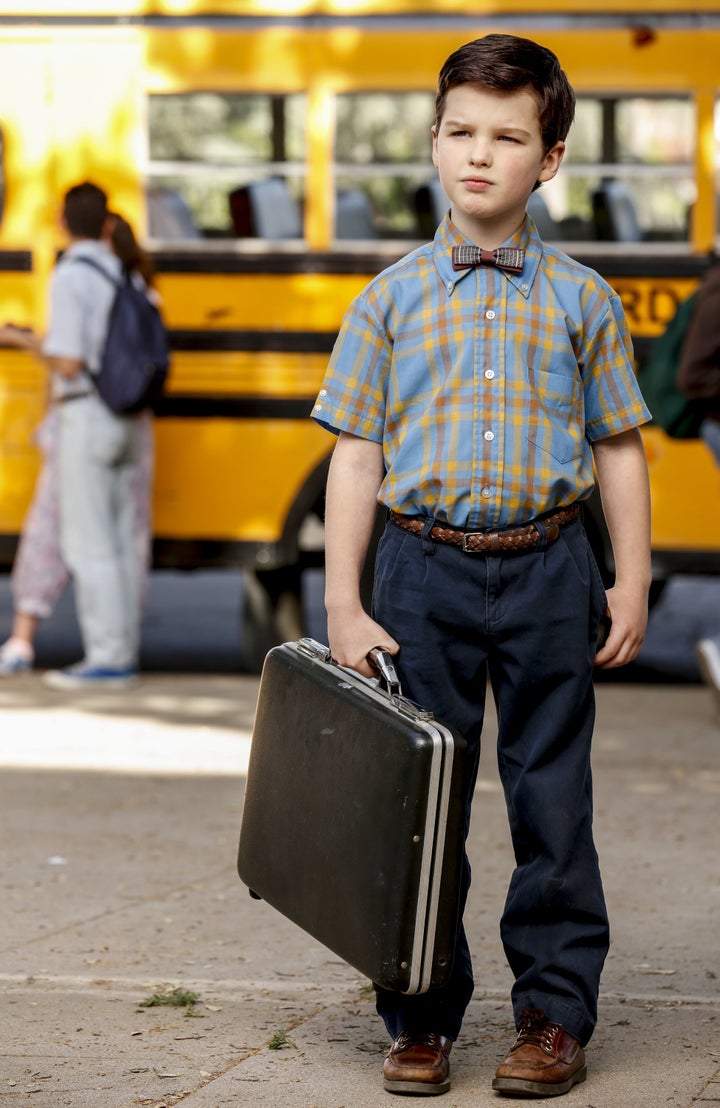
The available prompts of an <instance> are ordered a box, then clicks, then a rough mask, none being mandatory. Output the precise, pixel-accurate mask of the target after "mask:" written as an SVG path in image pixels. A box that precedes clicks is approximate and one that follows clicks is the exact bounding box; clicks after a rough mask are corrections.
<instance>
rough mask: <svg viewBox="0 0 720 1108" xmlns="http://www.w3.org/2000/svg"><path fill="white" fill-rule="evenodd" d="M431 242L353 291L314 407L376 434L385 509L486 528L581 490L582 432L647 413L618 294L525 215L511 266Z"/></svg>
mask: <svg viewBox="0 0 720 1108" xmlns="http://www.w3.org/2000/svg"><path fill="white" fill-rule="evenodd" d="M466 241H467V240H466V239H465V238H464V237H463V236H462V235H461V234H460V233H459V232H458V231H457V230H456V228H455V226H454V225H453V223H452V222H451V220H450V218H449V217H446V218H445V220H444V221H443V223H442V224H441V225H440V227H439V228H438V230H437V233H436V235H435V239H434V241H433V242H432V243H429V244H428V245H426V246H422V247H420V248H419V249H418V250H415V251H413V252H412V253H411V254H408V255H407V257H405V258H403V259H402V260H401V261H399V262H397V263H396V264H395V265H393V266H391V267H390V268H389V269H386V270H385V271H384V272H383V273H381V274H380V275H379V276H378V277H376V278H375V279H374V280H373V281H371V282H370V284H369V285H368V286H367V287H366V288H365V289H364V291H363V292H362V293H361V294H360V295H359V296H358V297H357V298H356V299H355V300H354V301H353V303H352V304H351V305H350V308H349V310H348V312H347V313H346V316H345V319H344V320H343V324H342V328H341V330H340V334H339V336H338V339H337V342H336V344H335V348H334V350H333V354H332V358H331V360H330V364H329V366H328V370H327V374H326V377H325V380H324V382H323V385H322V388H321V390H320V393H319V395H318V397H317V401H316V404H315V407H314V409H313V413H312V415H313V418H314V419H316V420H317V421H318V423H320V424H321V425H322V426H324V427H326V428H327V429H329V430H331V431H333V432H335V433H338V432H340V431H348V432H350V433H351V434H353V435H357V436H359V437H360V438H363V439H369V440H371V441H372V442H377V443H382V446H383V452H384V459H385V470H386V473H385V479H384V481H383V484H382V486H381V489H380V493H379V499H380V501H381V502H382V503H383V504H385V505H386V506H387V507H388V508H391V509H392V510H393V511H396V512H401V513H403V514H406V515H426V516H434V517H435V519H437V520H440V521H443V522H447V523H449V524H451V525H452V526H455V527H464V528H469V529H471V530H485V529H491V528H495V527H504V526H511V525H513V524H518V523H523V522H525V521H526V520H528V519H532V518H533V517H534V516H537V515H540V514H541V513H543V512H546V511H548V510H550V509H553V508H557V507H561V506H563V505H566V504H571V503H572V502H573V501H575V500H578V499H580V500H582V499H584V498H585V497H587V496H588V495H589V493H590V492H591V490H592V488H593V485H594V476H593V459H592V450H591V443H593V442H596V441H597V440H599V439H604V438H608V437H609V436H611V435H617V434H618V433H620V432H621V431H626V430H629V429H630V428H633V427H637V426H639V425H640V424H642V423H645V422H646V421H647V420H649V419H650V413H649V411H648V409H647V407H646V406H645V403H644V401H643V399H642V395H641V393H640V390H639V388H638V385H637V381H636V379H635V373H634V370H633V360H632V345H631V342H630V336H629V334H628V330H627V324H626V322H625V317H624V314H623V310H622V307H621V304H620V300H619V298H618V296H617V295H616V294H615V293H614V292H613V290H612V289H611V288H610V286H609V285H608V284H607V283H606V282H605V281H604V280H603V279H602V278H601V277H600V276H599V275H598V274H597V273H595V272H594V271H593V270H591V269H588V268H586V267H585V266H582V265H580V264H579V263H578V262H576V261H573V260H572V259H571V258H569V257H567V256H566V255H565V254H563V253H562V252H560V251H559V250H555V249H553V248H552V247H549V246H547V245H546V244H545V243H543V242H542V240H541V239H540V238H539V236H538V235H537V233H536V231H535V229H534V227H533V225H532V223H531V221H530V220H529V219H526V220H525V222H524V224H523V226H522V227H521V228H520V229H519V230H518V232H517V233H516V234H515V235H514V236H513V237H512V238H511V239H510V240H509V241H508V242H507V243H506V244H504V245H508V246H520V247H524V248H525V251H526V254H525V265H524V268H523V271H522V273H521V274H519V275H517V276H516V275H514V274H511V273H506V272H504V271H501V270H498V269H493V268H490V267H488V266H478V267H477V268H474V269H468V270H461V271H455V270H453V268H452V262H451V251H452V247H453V246H454V245H459V244H461V243H465V242H466Z"/></svg>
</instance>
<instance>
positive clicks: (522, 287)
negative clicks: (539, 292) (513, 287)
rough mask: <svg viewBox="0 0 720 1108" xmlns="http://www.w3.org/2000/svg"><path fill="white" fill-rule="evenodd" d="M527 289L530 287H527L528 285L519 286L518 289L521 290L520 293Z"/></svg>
mask: <svg viewBox="0 0 720 1108" xmlns="http://www.w3.org/2000/svg"><path fill="white" fill-rule="evenodd" d="M529 288H530V286H529V285H521V286H520V289H521V291H522V292H527V290H528V289H529Z"/></svg>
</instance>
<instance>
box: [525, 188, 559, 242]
mask: <svg viewBox="0 0 720 1108" xmlns="http://www.w3.org/2000/svg"><path fill="white" fill-rule="evenodd" d="M527 211H528V215H529V216H530V218H531V219H532V221H533V223H534V224H535V227H536V229H537V233H538V234H539V235H540V238H541V239H547V240H548V241H552V240H553V239H561V238H563V237H564V236H563V230H562V227H561V226H560V224H559V223H558V222H557V220H555V219H553V217H552V216H551V215H550V209H549V208H548V206H547V203H546V201H545V197H544V196H541V195H540V193H539V192H537V191H536V192H532V193H530V199H529V200H528V204H527Z"/></svg>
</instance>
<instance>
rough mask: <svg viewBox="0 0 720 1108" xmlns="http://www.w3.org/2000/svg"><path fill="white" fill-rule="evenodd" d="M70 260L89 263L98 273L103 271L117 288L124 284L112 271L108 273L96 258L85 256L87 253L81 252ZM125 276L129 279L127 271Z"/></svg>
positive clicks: (107, 279) (105, 276)
mask: <svg viewBox="0 0 720 1108" xmlns="http://www.w3.org/2000/svg"><path fill="white" fill-rule="evenodd" d="M68 260H69V261H71V262H82V263H83V264H84V265H89V266H90V268H91V269H94V270H95V271H96V273H102V275H103V277H104V278H105V280H106V281H109V282H110V284H111V285H114V286H115V288H116V289H120V288H122V286H123V282H122V281H119V280H117V279H116V278H115V277H113V276H112V274H111V273H108V271H107V270H106V269H105V267H104V266H102V265H100V262H96V261H95V259H94V258H88V257H86V256H85V254H79V255H78V256H77V257H75V258H69V259H68ZM125 276H126V279H127V273H125Z"/></svg>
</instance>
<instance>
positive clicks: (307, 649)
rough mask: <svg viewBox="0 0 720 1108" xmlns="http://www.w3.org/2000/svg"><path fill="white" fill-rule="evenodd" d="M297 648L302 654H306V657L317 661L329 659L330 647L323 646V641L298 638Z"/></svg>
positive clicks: (327, 660)
mask: <svg viewBox="0 0 720 1108" xmlns="http://www.w3.org/2000/svg"><path fill="white" fill-rule="evenodd" d="M297 648H298V650H299V651H300V652H301V653H302V654H307V656H308V658H315V659H316V660H317V661H319V662H329V661H330V660H331V659H330V647H329V646H324V645H323V643H321V642H317V641H316V640H315V639H310V638H304V639H298V642H297Z"/></svg>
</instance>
